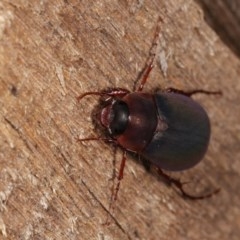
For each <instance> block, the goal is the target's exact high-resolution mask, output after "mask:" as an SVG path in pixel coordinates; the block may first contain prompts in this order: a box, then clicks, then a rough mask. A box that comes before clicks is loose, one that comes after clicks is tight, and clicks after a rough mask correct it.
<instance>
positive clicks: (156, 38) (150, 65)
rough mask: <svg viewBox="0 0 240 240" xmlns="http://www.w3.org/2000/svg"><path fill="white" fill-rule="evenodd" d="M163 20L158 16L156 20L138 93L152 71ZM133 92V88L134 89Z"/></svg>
mask: <svg viewBox="0 0 240 240" xmlns="http://www.w3.org/2000/svg"><path fill="white" fill-rule="evenodd" d="M162 22H163V20H162V18H161V17H160V16H159V18H158V22H157V27H156V31H155V35H154V38H153V43H152V46H151V49H150V51H149V52H150V54H149V57H148V59H147V61H146V64H145V67H144V70H143V72H142V80H141V82H140V84H139V86H138V88H137V91H138V92H141V91H142V90H143V88H144V85H145V84H146V82H147V80H148V77H149V74H150V72H151V70H152V69H153V62H154V60H155V57H156V51H157V46H158V42H159V36H160V32H161V24H162ZM134 90H135V88H134Z"/></svg>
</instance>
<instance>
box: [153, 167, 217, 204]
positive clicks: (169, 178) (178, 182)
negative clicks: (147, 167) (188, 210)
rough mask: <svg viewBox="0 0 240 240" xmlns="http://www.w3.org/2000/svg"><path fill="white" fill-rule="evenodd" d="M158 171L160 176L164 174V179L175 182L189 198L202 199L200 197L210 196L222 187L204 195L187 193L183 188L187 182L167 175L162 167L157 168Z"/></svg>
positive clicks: (184, 195)
mask: <svg viewBox="0 0 240 240" xmlns="http://www.w3.org/2000/svg"><path fill="white" fill-rule="evenodd" d="M157 172H158V174H159V175H160V176H162V177H163V178H164V179H166V180H167V181H168V182H169V183H171V184H173V185H174V186H175V187H176V188H178V189H179V191H180V192H181V194H182V196H183V197H184V198H187V199H191V200H200V199H205V198H210V197H212V196H213V195H215V194H217V193H218V192H219V191H220V188H218V189H215V190H214V191H212V192H210V193H207V194H204V195H200V196H195V195H191V194H189V193H187V192H186V191H185V190H184V188H183V185H184V184H186V183H183V182H181V181H180V180H178V179H175V178H173V177H171V176H169V175H167V174H166V173H164V172H163V171H162V170H161V169H160V168H158V169H157Z"/></svg>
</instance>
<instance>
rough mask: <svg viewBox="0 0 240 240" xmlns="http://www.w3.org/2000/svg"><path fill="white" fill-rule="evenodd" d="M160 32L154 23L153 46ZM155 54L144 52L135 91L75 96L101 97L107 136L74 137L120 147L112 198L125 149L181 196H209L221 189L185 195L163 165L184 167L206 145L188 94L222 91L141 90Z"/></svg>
mask: <svg viewBox="0 0 240 240" xmlns="http://www.w3.org/2000/svg"><path fill="white" fill-rule="evenodd" d="M160 21H161V19H160ZM160 21H159V22H160ZM159 33H160V27H159V24H158V27H157V30H156V34H155V38H154V42H153V45H152V48H153V47H154V44H155V45H156V44H157V40H156V39H158V38H159ZM151 50H152V49H151ZM155 55H156V54H152V55H150V56H149V59H148V61H147V63H146V66H145V68H144V71H143V74H142V80H141V82H140V85H139V87H138V88H137V89H136V90H133V91H129V90H127V89H123V88H113V89H109V90H105V91H97V92H86V93H84V94H82V95H81V96H79V97H78V100H79V101H80V100H81V99H82V98H83V97H86V96H88V95H99V96H101V97H102V100H103V102H104V104H105V106H104V107H103V108H102V109H101V112H100V114H99V117H98V118H99V119H98V121H99V122H100V124H101V125H102V126H103V127H104V128H105V129H106V130H107V137H106V138H104V137H89V138H84V139H78V141H88V140H102V141H105V142H107V143H114V144H116V146H119V147H120V148H122V149H123V158H122V162H121V166H120V170H119V174H118V184H117V186H116V189H115V192H113V193H112V201H116V199H117V193H118V190H119V186H120V180H121V179H122V178H123V170H124V166H125V161H126V152H127V151H130V152H134V153H137V154H138V155H139V156H142V157H143V158H145V159H147V160H148V161H149V162H150V163H152V164H153V165H154V166H156V167H157V171H158V173H159V174H160V175H161V176H163V177H164V178H165V179H166V180H168V181H169V182H170V183H172V184H173V185H175V186H176V187H177V188H178V189H179V190H180V191H181V193H182V195H183V196H184V197H186V198H189V199H203V198H208V197H211V196H212V195H213V194H215V193H217V192H219V190H220V189H216V190H214V191H212V192H211V193H209V194H206V195H202V196H194V195H190V194H189V193H186V192H185V191H184V189H183V183H181V182H180V181H179V180H177V179H174V178H172V177H170V176H169V175H167V174H166V173H164V172H163V171H162V169H164V170H168V171H181V170H186V169H189V168H191V167H193V166H195V165H196V164H197V163H198V162H199V161H201V160H202V158H203V157H204V155H205V153H206V151H207V148H208V144H209V138H210V121H209V118H208V115H207V113H206V111H205V110H204V109H203V107H201V106H200V104H199V103H197V102H196V101H194V100H193V99H192V98H191V96H192V95H193V94H196V93H203V94H208V95H210V94H221V92H220V91H206V90H202V89H199V90H193V91H188V92H185V91H182V90H177V89H174V88H168V89H165V90H162V91H159V92H157V93H145V92H142V90H143V87H144V85H145V83H146V81H147V79H148V76H149V74H150V72H151V70H152V68H153V62H154V59H155ZM111 205H112V202H111ZM111 205H110V208H111Z"/></svg>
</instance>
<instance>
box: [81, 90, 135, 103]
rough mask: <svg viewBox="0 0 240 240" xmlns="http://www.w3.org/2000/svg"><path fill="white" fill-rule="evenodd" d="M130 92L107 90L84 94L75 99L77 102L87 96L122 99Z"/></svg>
mask: <svg viewBox="0 0 240 240" xmlns="http://www.w3.org/2000/svg"><path fill="white" fill-rule="evenodd" d="M129 92H130V91H129V90H127V89H124V88H111V89H108V90H104V91H99V92H97V91H96V92H85V93H83V94H82V95H80V96H78V97H77V100H78V101H80V100H82V99H83V98H84V97H86V96H89V95H97V96H101V97H104V96H108V97H123V96H125V95H126V94H128V93H129Z"/></svg>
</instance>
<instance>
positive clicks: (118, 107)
mask: <svg viewBox="0 0 240 240" xmlns="http://www.w3.org/2000/svg"><path fill="white" fill-rule="evenodd" d="M111 115H112V116H111V118H112V119H111V123H110V132H111V134H112V135H113V136H116V135H120V134H122V133H123V132H124V131H125V129H126V127H127V123H128V116H129V110H128V106H127V104H126V103H125V102H122V101H116V102H115V103H114V105H113V107H112V114H111Z"/></svg>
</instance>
